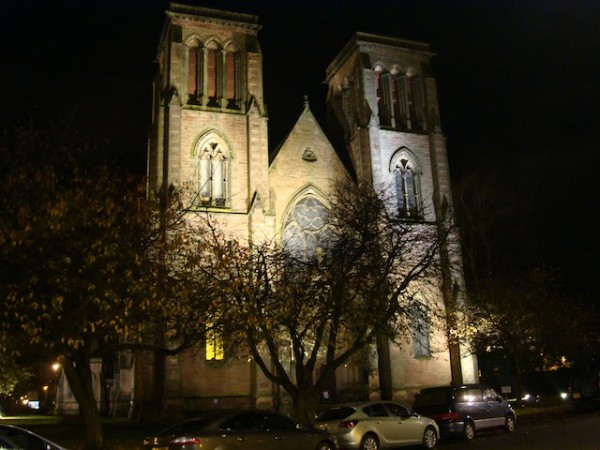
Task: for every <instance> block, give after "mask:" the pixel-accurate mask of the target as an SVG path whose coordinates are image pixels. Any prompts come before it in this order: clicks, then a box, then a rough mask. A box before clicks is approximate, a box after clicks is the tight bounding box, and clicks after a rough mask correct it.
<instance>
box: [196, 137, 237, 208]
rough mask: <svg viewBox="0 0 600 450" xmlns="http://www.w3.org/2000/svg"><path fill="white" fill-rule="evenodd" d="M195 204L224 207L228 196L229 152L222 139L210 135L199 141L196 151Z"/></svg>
mask: <svg viewBox="0 0 600 450" xmlns="http://www.w3.org/2000/svg"><path fill="white" fill-rule="evenodd" d="M196 157H197V166H196V171H195V175H194V179H195V183H196V192H195V197H196V199H197V200H196V202H195V203H196V204H197V205H199V206H215V207H221V208H222V207H225V206H227V204H228V195H229V180H228V178H229V175H228V172H229V150H228V148H227V145H226V143H225V142H224V140H223V139H222V138H220V137H219V136H217V135H214V134H212V135H210V136H208V137H207V138H204V139H201V140H200V142H199V145H198V147H197V151H196Z"/></svg>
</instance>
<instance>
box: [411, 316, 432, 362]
mask: <svg viewBox="0 0 600 450" xmlns="http://www.w3.org/2000/svg"><path fill="white" fill-rule="evenodd" d="M429 333H430V327H429V321H428V319H427V317H424V316H422V315H421V314H417V315H416V316H415V317H414V318H413V320H412V341H413V351H414V352H415V356H431V346H430V343H429Z"/></svg>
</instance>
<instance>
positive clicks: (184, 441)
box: [169, 436, 200, 447]
mask: <svg viewBox="0 0 600 450" xmlns="http://www.w3.org/2000/svg"><path fill="white" fill-rule="evenodd" d="M199 443H200V439H198V438H197V437H193V436H178V437H176V438H174V439H171V440H170V441H169V446H172V445H175V446H181V447H183V446H184V445H195V444H199Z"/></svg>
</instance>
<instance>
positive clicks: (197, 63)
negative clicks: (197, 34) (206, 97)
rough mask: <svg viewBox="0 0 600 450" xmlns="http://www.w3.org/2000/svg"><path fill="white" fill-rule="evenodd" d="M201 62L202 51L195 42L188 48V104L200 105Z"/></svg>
mask: <svg viewBox="0 0 600 450" xmlns="http://www.w3.org/2000/svg"><path fill="white" fill-rule="evenodd" d="M201 61H202V51H201V49H200V46H199V45H198V42H197V41H194V42H192V43H191V44H190V46H189V47H188V102H189V103H191V104H198V102H199V99H200V95H201V91H202V86H201V80H202V77H201V73H202V69H201Z"/></svg>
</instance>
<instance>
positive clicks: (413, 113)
mask: <svg viewBox="0 0 600 450" xmlns="http://www.w3.org/2000/svg"><path fill="white" fill-rule="evenodd" d="M373 70H374V71H375V88H376V94H377V106H378V109H379V124H380V125H381V126H382V127H391V128H394V129H399V130H418V131H423V130H425V129H426V128H427V126H426V123H425V93H424V89H423V80H422V79H421V77H418V76H416V74H415V71H414V70H413V69H412V68H410V67H409V68H408V69H406V72H401V71H400V69H399V68H398V66H393V67H392V70H391V71H390V72H385V71H384V68H383V67H382V66H381V65H377V66H376V67H375V68H374V69H373Z"/></svg>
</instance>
